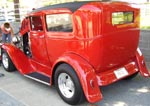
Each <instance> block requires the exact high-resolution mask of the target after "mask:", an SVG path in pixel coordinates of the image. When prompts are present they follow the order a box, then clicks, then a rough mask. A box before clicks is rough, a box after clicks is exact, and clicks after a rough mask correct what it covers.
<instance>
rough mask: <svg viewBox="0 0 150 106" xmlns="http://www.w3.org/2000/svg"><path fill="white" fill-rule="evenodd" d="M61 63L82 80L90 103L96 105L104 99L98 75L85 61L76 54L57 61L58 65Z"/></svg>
mask: <svg viewBox="0 0 150 106" xmlns="http://www.w3.org/2000/svg"><path fill="white" fill-rule="evenodd" d="M60 62H65V63H67V64H69V65H71V66H72V67H73V68H74V70H75V72H76V73H77V75H78V78H79V80H80V83H81V86H82V89H83V91H84V94H85V96H86V98H87V100H88V101H89V102H90V103H94V102H97V101H99V100H101V99H102V94H101V92H100V89H99V86H98V82H97V78H96V73H95V71H94V69H93V67H92V66H91V65H90V64H89V63H88V62H87V61H86V60H85V59H83V58H82V57H80V56H79V55H76V54H67V55H65V56H62V57H60V58H59V59H58V60H57V61H56V64H57V63H60ZM56 64H55V65H56ZM55 65H54V67H55ZM54 67H53V68H54Z"/></svg>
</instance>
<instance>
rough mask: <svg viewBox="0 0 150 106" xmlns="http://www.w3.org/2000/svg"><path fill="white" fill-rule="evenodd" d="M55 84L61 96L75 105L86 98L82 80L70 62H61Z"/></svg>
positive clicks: (56, 73)
mask: <svg viewBox="0 0 150 106" xmlns="http://www.w3.org/2000/svg"><path fill="white" fill-rule="evenodd" d="M55 86H56V88H57V91H58V93H59V95H60V96H61V98H62V99H63V100H64V101H65V102H67V103H68V104H71V105H75V104H78V103H80V102H82V101H83V100H84V93H83V90H82V87H81V84H80V81H79V79H78V77H77V75H76V73H75V71H74V70H73V68H72V67H71V66H70V65H68V64H61V65H60V66H59V67H58V68H57V69H56V72H55Z"/></svg>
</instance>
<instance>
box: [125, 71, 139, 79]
mask: <svg viewBox="0 0 150 106" xmlns="http://www.w3.org/2000/svg"><path fill="white" fill-rule="evenodd" d="M137 75H138V72H136V73H134V74H133V75H131V76H129V77H126V78H124V80H132V79H133V78H135V77H136V76H137Z"/></svg>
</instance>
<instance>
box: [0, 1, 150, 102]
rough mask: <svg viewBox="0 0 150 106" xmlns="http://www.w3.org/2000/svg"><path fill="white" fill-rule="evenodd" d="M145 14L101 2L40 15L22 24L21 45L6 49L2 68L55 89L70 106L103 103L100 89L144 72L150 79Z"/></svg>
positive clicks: (45, 10) (61, 6)
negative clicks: (142, 26) (142, 24)
mask: <svg viewBox="0 0 150 106" xmlns="http://www.w3.org/2000/svg"><path fill="white" fill-rule="evenodd" d="M139 13H140V11H139V9H137V8H134V7H133V6H132V5H130V4H128V3H125V2H100V1H93V2H92V1H84V2H83V1H82V2H72V3H64V4H57V5H52V6H47V7H43V8H39V9H35V10H33V11H32V12H31V13H29V14H28V15H27V16H26V18H25V19H24V20H23V21H22V25H21V30H20V38H21V40H19V41H18V40H17V39H15V38H13V42H14V44H7V43H5V44H3V45H2V47H1V49H2V50H1V51H2V53H1V55H2V65H3V67H4V69H5V70H6V71H9V72H11V71H14V70H16V69H17V70H18V71H19V72H20V73H21V74H23V75H24V76H26V77H28V78H31V79H34V80H37V81H40V82H42V83H44V84H48V85H55V87H56V89H57V91H58V93H59V95H60V97H61V98H62V99H63V100H64V101H65V102H67V103H69V104H78V103H79V102H81V101H82V100H83V98H84V97H85V98H86V99H87V101H88V102H90V103H94V102H97V101H100V100H101V99H102V94H101V91H100V86H106V85H109V84H112V83H114V82H116V81H119V80H121V79H131V78H133V77H134V76H136V75H137V73H139V72H140V74H141V75H142V76H145V77H150V74H149V72H148V70H147V68H146V66H145V62H144V57H143V55H142V53H141V51H140V50H139V48H138V42H139V32H140V31H139V16H140V14H139ZM19 44H21V46H18V45H19Z"/></svg>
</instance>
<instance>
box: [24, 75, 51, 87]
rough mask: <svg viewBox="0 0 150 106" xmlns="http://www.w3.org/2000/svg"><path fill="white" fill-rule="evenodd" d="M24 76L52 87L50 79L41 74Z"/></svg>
mask: <svg viewBox="0 0 150 106" xmlns="http://www.w3.org/2000/svg"><path fill="white" fill-rule="evenodd" d="M24 76H25V77H27V78H30V79H33V80H35V81H38V82H41V83H43V84H45V85H50V78H49V77H47V76H45V75H42V74H40V73H37V72H34V73H30V74H26V75H24Z"/></svg>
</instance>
